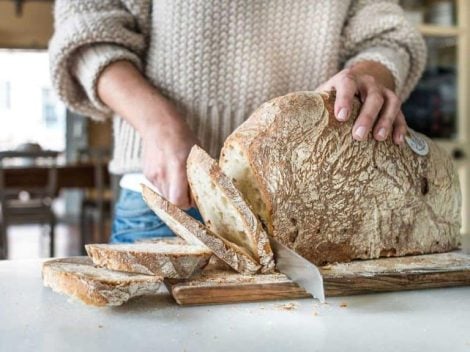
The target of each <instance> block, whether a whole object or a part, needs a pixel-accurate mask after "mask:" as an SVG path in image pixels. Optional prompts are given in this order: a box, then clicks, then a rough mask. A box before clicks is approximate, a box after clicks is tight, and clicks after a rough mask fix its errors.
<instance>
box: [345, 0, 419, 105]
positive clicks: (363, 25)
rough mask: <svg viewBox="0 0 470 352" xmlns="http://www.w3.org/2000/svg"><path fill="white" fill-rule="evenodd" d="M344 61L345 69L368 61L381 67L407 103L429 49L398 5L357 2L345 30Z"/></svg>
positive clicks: (379, 1)
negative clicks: (390, 75) (392, 79)
mask: <svg viewBox="0 0 470 352" xmlns="http://www.w3.org/2000/svg"><path fill="white" fill-rule="evenodd" d="M342 59H343V62H345V66H346V67H348V66H351V65H353V64H354V63H356V62H358V61H365V60H371V61H376V62H379V63H381V64H382V65H384V66H385V67H387V68H388V69H389V70H390V72H391V73H392V75H393V77H394V79H395V87H396V88H395V90H396V93H397V94H398V96H399V97H400V98H401V99H402V100H405V99H406V98H407V97H408V96H409V94H410V93H411V91H412V90H413V88H414V87H415V85H416V83H417V82H418V80H419V78H420V77H421V74H422V72H423V70H424V67H425V64H426V45H425V43H424V40H423V37H422V36H421V34H420V33H419V32H418V30H417V29H416V28H415V27H414V26H413V25H411V24H410V23H408V22H407V20H406V19H405V17H404V13H403V10H402V9H401V7H400V6H399V5H398V4H397V1H395V0H354V1H353V3H352V5H351V8H350V11H349V18H348V21H347V23H346V25H345V27H344V29H343V50H342Z"/></svg>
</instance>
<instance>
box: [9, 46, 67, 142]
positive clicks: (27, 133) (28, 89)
mask: <svg viewBox="0 0 470 352" xmlns="http://www.w3.org/2000/svg"><path fill="white" fill-rule="evenodd" d="M0 68H1V69H0V150H6V149H14V148H16V147H17V146H18V145H19V144H22V143H26V142H31V143H38V144H39V145H40V146H41V147H42V148H43V149H52V150H58V151H62V150H64V149H65V112H66V109H65V106H64V105H63V104H62V103H61V102H60V101H59V100H58V98H57V97H56V96H55V94H54V90H53V89H52V83H51V80H50V76H49V58H48V55H47V52H46V51H45V50H44V51H27V50H0Z"/></svg>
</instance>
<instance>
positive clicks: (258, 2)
mask: <svg viewBox="0 0 470 352" xmlns="http://www.w3.org/2000/svg"><path fill="white" fill-rule="evenodd" d="M49 50H50V63H51V75H52V81H53V85H54V87H55V89H56V91H57V93H58V95H59V96H60V97H61V99H62V100H63V101H64V102H65V103H66V104H67V105H68V107H69V108H70V109H71V110H74V111H76V112H78V113H80V114H83V115H86V116H90V117H92V118H94V119H97V120H105V119H109V118H112V119H113V130H114V151H113V158H112V161H111V163H110V171H111V172H112V173H114V174H119V175H123V177H122V179H121V181H120V186H121V188H122V190H121V193H120V197H119V200H118V202H117V205H116V210H115V216H114V224H113V230H112V235H111V241H112V242H133V241H135V240H139V239H142V238H148V237H155V236H170V235H172V233H171V231H170V230H169V229H168V228H167V227H166V226H165V225H164V224H163V223H162V221H161V220H160V219H158V217H157V216H156V215H155V214H154V213H153V212H152V211H151V210H150V209H149V208H148V207H147V206H146V205H145V203H144V202H143V200H142V197H141V195H140V194H139V193H138V192H139V183H140V182H142V181H145V180H148V181H149V182H150V183H151V184H152V185H153V186H154V187H155V188H156V189H157V190H158V191H159V192H160V193H161V194H162V195H163V196H164V197H166V198H167V199H168V200H170V201H171V202H172V203H174V204H176V205H177V206H179V207H180V208H183V209H189V210H188V211H189V213H190V214H191V215H192V216H194V217H196V218H198V219H199V220H201V218H200V215H199V214H198V212H197V210H196V209H195V207H194V203H193V201H192V199H191V195H190V191H189V187H188V181H187V178H186V171H185V162H186V158H187V156H188V153H189V151H190V149H191V147H192V146H193V145H194V144H200V145H201V146H202V147H203V148H204V149H206V150H207V151H208V152H209V153H210V154H211V155H212V156H214V157H217V155H218V153H219V151H220V148H221V146H222V144H223V141H224V140H225V138H226V137H227V136H228V135H229V134H230V133H231V132H232V131H233V130H234V129H235V128H236V127H237V126H238V125H240V124H241V123H242V122H243V121H244V120H245V119H246V118H247V117H248V116H249V114H250V113H251V112H252V111H253V110H254V109H255V108H256V107H257V106H259V105H260V104H262V103H263V102H265V101H268V100H269V99H271V98H274V97H276V96H280V95H284V94H287V93H290V92H293V91H301V90H317V91H319V90H330V89H335V90H336V102H335V108H334V112H335V116H336V118H337V119H338V120H340V121H346V120H347V119H348V118H349V114H350V112H351V101H352V99H353V97H354V96H355V95H358V96H359V97H360V99H361V100H362V102H363V105H362V108H361V110H360V114H359V116H358V118H357V120H356V122H355V124H354V127H353V130H352V138H355V139H356V140H358V141H363V140H365V139H367V138H375V139H376V140H378V141H383V140H385V139H386V138H392V139H393V141H394V142H395V143H396V144H402V143H403V141H404V136H405V134H406V131H407V125H406V121H405V118H404V116H403V114H402V112H401V110H400V106H401V101H403V99H405V98H406V97H407V96H408V95H409V93H410V91H411V90H412V89H413V87H414V86H415V84H416V83H417V81H418V79H419V77H420V75H421V73H422V71H423V68H424V65H425V59H426V50H425V44H424V41H423V39H422V37H421V36H420V34H419V33H418V31H417V30H416V29H415V28H414V27H413V26H412V25H411V24H409V23H407V21H406V20H405V18H404V13H403V11H402V9H401V8H400V7H399V5H398V4H397V1H392V0H295V1H286V0H269V1H268V0H219V1H210V0H208V1H201V0H153V1H152V0H57V1H56V5H55V33H54V36H53V38H52V40H51V42H50V47H49Z"/></svg>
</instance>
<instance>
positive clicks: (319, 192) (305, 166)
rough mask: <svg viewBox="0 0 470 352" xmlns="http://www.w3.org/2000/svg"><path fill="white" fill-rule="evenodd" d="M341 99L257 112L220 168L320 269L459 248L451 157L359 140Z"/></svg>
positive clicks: (315, 98)
mask: <svg viewBox="0 0 470 352" xmlns="http://www.w3.org/2000/svg"><path fill="white" fill-rule="evenodd" d="M334 101H335V96H334V94H333V93H331V94H326V93H325V94H319V93H315V92H296V93H292V94H288V95H286V96H282V97H279V98H276V99H273V100H271V101H269V102H267V103H265V104H263V105H262V106H261V107H260V108H258V109H257V110H256V111H255V112H254V113H253V114H252V115H251V116H250V117H249V118H248V119H247V120H246V121H245V122H244V123H243V124H242V125H241V126H240V127H238V129H237V130H235V131H234V132H233V133H232V134H231V135H230V136H229V137H228V138H227V140H226V142H225V144H224V147H223V149H222V151H221V157H220V166H221V168H222V170H223V171H224V173H226V174H227V176H229V177H230V178H231V179H232V180H234V182H235V185H236V186H237V187H238V188H239V189H240V191H241V193H242V194H243V195H244V196H245V199H247V201H248V202H249V204H250V205H251V207H252V209H253V210H254V212H255V213H256V214H257V215H258V216H259V217H260V218H261V219H262V221H263V222H264V224H265V225H266V228H267V229H268V232H269V234H270V235H271V236H273V237H274V238H276V239H278V240H279V241H280V242H282V243H284V244H285V245H287V246H289V247H290V248H292V249H294V250H296V251H297V252H298V253H299V254H301V255H303V256H304V257H305V258H307V259H309V260H310V261H312V262H314V263H315V264H317V265H322V264H325V263H333V262H346V261H350V260H354V259H373V258H378V257H388V256H403V255H411V254H424V253H434V252H445V251H449V250H452V249H454V248H456V247H458V244H459V241H460V234H459V232H460V231H459V229H460V224H461V195H460V189H459V181H458V174H457V172H456V171H455V169H454V167H453V165H452V159H451V158H450V156H449V155H448V154H447V153H446V152H445V151H444V150H443V149H442V148H440V147H439V146H438V145H437V144H436V143H435V142H434V141H432V140H430V139H429V138H427V137H425V136H422V135H418V138H419V140H421V142H422V143H420V144H423V145H426V144H427V146H428V147H429V152H428V153H427V154H426V155H421V154H418V152H415V151H414V150H413V149H412V144H410V145H408V144H405V145H403V146H401V147H399V146H396V145H395V144H394V143H393V141H392V139H391V138H388V139H387V140H386V141H383V142H378V141H376V140H374V139H373V138H372V137H371V136H369V139H368V140H366V141H362V142H358V141H355V140H354V139H353V138H352V133H351V131H352V127H353V124H354V121H355V119H356V117H357V115H358V111H359V109H360V103H359V101H358V100H357V99H355V100H354V104H353V109H352V111H351V118H350V119H349V120H348V121H347V122H339V121H337V120H336V118H335V116H334V112H333V110H334V109H333V108H334Z"/></svg>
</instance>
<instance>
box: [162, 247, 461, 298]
mask: <svg viewBox="0 0 470 352" xmlns="http://www.w3.org/2000/svg"><path fill="white" fill-rule="evenodd" d="M320 271H321V273H322V275H323V282H324V286H325V294H326V297H327V298H328V297H334V296H346V295H354V294H362V293H374V292H385V291H402V290H415V289H424V288H436V287H450V286H463V285H470V255H468V254H464V253H462V252H451V253H441V254H429V255H419V256H410V257H401V258H384V259H375V260H362V261H354V262H351V263H343V264H334V265H327V266H324V267H320ZM165 283H166V285H167V287H168V290H169V291H170V293H171V295H172V296H173V298H174V299H175V301H176V302H177V303H178V304H180V305H195V304H216V303H238V302H249V301H266V300H276V299H297V298H308V297H311V296H310V295H309V294H307V293H306V292H305V290H303V289H302V288H300V287H299V286H298V285H297V284H296V283H294V282H292V281H291V280H290V279H289V278H288V277H287V276H285V275H284V274H280V273H276V274H269V275H254V276H244V275H240V274H238V273H235V272H233V271H228V270H221V269H220V268H214V267H209V268H208V269H207V270H204V271H203V272H202V273H201V274H200V275H198V276H195V277H193V278H191V279H188V280H166V281H165Z"/></svg>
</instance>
